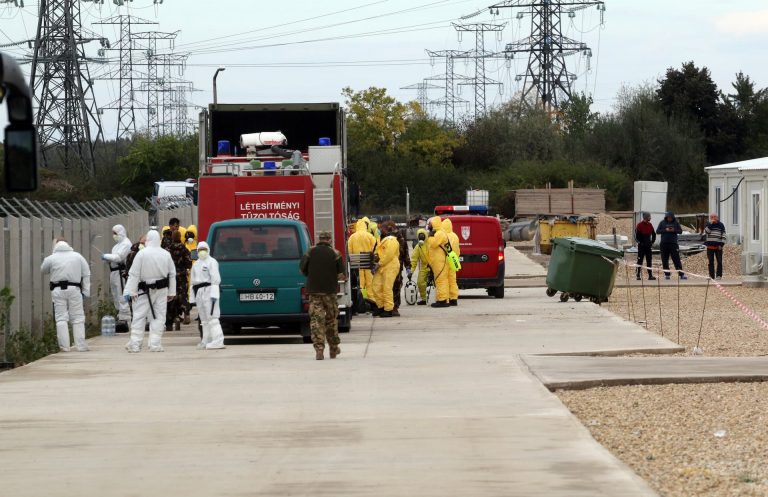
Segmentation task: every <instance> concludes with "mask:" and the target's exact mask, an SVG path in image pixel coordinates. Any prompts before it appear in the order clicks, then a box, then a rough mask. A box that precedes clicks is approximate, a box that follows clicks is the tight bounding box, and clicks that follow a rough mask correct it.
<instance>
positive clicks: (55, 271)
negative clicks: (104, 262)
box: [40, 241, 91, 297]
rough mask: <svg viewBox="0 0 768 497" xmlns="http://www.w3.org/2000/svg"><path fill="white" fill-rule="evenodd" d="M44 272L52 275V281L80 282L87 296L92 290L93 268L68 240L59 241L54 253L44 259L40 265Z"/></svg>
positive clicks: (82, 290)
mask: <svg viewBox="0 0 768 497" xmlns="http://www.w3.org/2000/svg"><path fill="white" fill-rule="evenodd" d="M40 270H41V271H42V273H43V274H49V275H50V281H52V282H59V281H69V282H71V283H80V284H81V288H80V291H81V292H82V294H83V295H85V296H86V297H87V296H88V295H90V290H91V269H90V268H89V267H88V262H87V261H86V260H85V258H84V257H83V256H82V255H80V254H78V253H77V252H75V251H74V250H73V249H72V247H70V245H69V244H68V243H67V242H64V241H61V242H57V243H56V245H54V247H53V254H51V255H49V256H48V257H46V258H45V259H44V260H43V265H42V266H41V267H40Z"/></svg>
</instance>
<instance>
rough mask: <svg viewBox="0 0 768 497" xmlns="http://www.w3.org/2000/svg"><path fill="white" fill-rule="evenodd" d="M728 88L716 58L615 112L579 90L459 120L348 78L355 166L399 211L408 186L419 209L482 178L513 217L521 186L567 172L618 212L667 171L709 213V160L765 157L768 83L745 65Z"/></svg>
mask: <svg viewBox="0 0 768 497" xmlns="http://www.w3.org/2000/svg"><path fill="white" fill-rule="evenodd" d="M731 87H732V88H731V90H730V91H729V92H728V93H725V92H724V91H721V90H719V89H718V88H717V85H716V84H715V83H714V82H713V80H712V77H711V74H710V72H709V70H708V69H707V68H705V67H702V68H698V67H696V66H695V64H694V63H693V62H687V63H685V64H683V65H682V67H681V68H669V69H667V71H666V74H665V75H664V77H663V78H661V79H660V80H658V81H657V82H655V83H654V84H644V85H640V86H636V87H627V88H623V89H622V90H621V91H620V93H619V95H618V96H617V99H616V105H615V107H614V108H613V110H612V111H610V112H605V113H597V112H593V111H592V105H593V101H592V99H591V97H588V96H585V95H574V96H573V98H572V99H571V100H570V101H569V102H568V103H567V104H566V105H564V106H563V107H562V108H561V109H560V110H559V111H558V112H556V113H548V112H546V111H545V110H543V109H541V108H540V107H536V106H530V105H520V103H518V102H514V101H512V102H508V103H506V104H504V105H502V106H500V107H498V108H495V109H493V110H491V111H490V112H489V113H488V115H487V116H486V117H484V118H482V119H478V120H467V121H464V122H461V123H458V124H457V125H455V126H445V125H442V124H440V123H439V122H437V121H436V120H434V119H432V118H430V117H429V116H428V115H427V114H426V113H425V112H424V110H423V109H420V108H419V106H418V105H417V104H415V103H405V104H404V103H400V102H397V101H396V100H395V99H394V98H392V97H390V96H388V95H387V94H386V91H385V90H383V89H381V88H369V89H367V90H362V91H358V92H354V91H352V90H351V89H349V88H348V89H346V90H345V91H344V95H345V98H346V105H347V109H348V113H349V116H348V122H349V124H348V126H349V128H348V135H349V164H350V169H351V171H352V175H353V179H354V180H356V181H358V182H359V184H360V189H361V191H362V193H363V210H366V211H368V212H371V211H375V210H381V209H388V208H389V209H402V205H404V195H405V193H404V190H405V187H406V186H408V188H409V190H410V192H411V203H412V205H413V206H414V207H415V208H416V209H420V210H423V211H428V210H430V209H431V207H432V206H434V205H436V204H450V203H463V202H464V191H465V190H466V189H468V188H479V189H487V190H489V191H490V192H491V203H492V207H493V208H495V210H496V211H497V212H500V213H502V214H505V215H510V216H511V215H513V214H514V204H513V201H512V195H511V191H512V190H515V189H519V188H534V187H535V188H541V187H544V186H545V185H546V184H547V183H550V184H551V185H552V187H556V188H557V187H566V186H567V184H568V181H569V180H574V182H575V185H576V186H577V187H599V188H603V189H605V190H606V202H607V206H608V208H609V209H616V210H630V209H632V194H633V186H632V184H633V182H634V181H637V180H647V181H668V182H669V201H670V205H671V206H672V207H674V208H675V209H681V210H689V209H690V210H695V211H700V210H704V209H706V204H707V175H706V173H705V171H704V168H705V167H706V166H709V165H716V164H723V163H727V162H733V161H738V160H746V159H752V158H756V157H761V156H765V155H768V92H767V91H766V89H758V88H757V87H756V85H755V83H754V82H753V81H752V80H751V79H750V78H749V76H746V75H744V74H743V73H739V74H737V75H736V77H735V80H734V82H733V83H732V84H731Z"/></svg>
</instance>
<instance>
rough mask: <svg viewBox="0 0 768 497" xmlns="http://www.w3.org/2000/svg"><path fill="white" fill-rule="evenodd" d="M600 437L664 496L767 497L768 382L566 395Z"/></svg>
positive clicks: (612, 389) (562, 393) (601, 390)
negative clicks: (767, 437) (767, 423)
mask: <svg viewBox="0 0 768 497" xmlns="http://www.w3.org/2000/svg"><path fill="white" fill-rule="evenodd" d="M557 395H558V396H559V397H560V399H561V400H562V401H563V403H564V404H565V405H566V406H567V407H568V408H569V409H570V410H571V411H572V412H573V413H574V414H575V415H576V416H577V417H578V418H579V419H580V420H581V421H582V423H584V425H585V426H586V427H587V428H588V429H589V430H590V432H591V433H592V436H594V437H595V439H596V440H597V441H598V442H600V443H601V444H603V445H604V446H605V447H606V448H608V449H609V450H610V451H611V452H613V454H614V455H615V456H616V457H618V458H619V459H621V460H622V461H624V462H625V463H626V464H627V465H629V466H630V467H631V468H632V469H633V470H634V471H635V472H636V473H637V474H638V475H640V476H641V477H642V478H643V479H645V481H647V482H648V483H649V484H650V485H651V486H652V487H653V488H654V489H655V490H656V491H657V492H659V493H660V494H661V495H662V496H665V497H690V496H697V497H725V496H754V497H757V496H766V495H768V465H766V464H765V461H766V460H768V445H767V444H766V431H765V426H766V422H768V414H767V413H768V383H719V384H699V385H654V386H644V385H640V386H637V385H636V386H627V387H608V388H594V389H590V390H578V391H560V392H557Z"/></svg>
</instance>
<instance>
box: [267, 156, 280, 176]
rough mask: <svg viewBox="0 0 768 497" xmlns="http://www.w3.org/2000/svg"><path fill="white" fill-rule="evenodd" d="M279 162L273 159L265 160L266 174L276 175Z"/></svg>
mask: <svg viewBox="0 0 768 497" xmlns="http://www.w3.org/2000/svg"><path fill="white" fill-rule="evenodd" d="M275 169H277V164H276V163H275V161H273V160H268V161H264V176H274V175H275Z"/></svg>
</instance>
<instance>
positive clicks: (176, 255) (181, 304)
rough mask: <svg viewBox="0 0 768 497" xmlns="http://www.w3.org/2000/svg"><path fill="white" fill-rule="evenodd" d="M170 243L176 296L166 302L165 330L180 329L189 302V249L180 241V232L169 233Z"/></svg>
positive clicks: (190, 258) (190, 265)
mask: <svg viewBox="0 0 768 497" xmlns="http://www.w3.org/2000/svg"><path fill="white" fill-rule="evenodd" d="M171 237H172V238H171V239H172V243H171V245H170V246H169V247H168V249H167V250H168V252H170V254H171V259H173V264H174V265H175V266H176V297H174V299H173V300H172V301H170V302H168V312H167V314H166V317H165V330H166V331H171V329H172V327H173V328H175V329H176V331H179V330H180V329H181V318H182V315H183V314H184V312H185V310H186V309H187V304H188V303H189V286H188V282H189V278H188V275H189V270H190V269H192V257H191V256H190V254H189V250H187V247H185V246H184V243H182V241H181V233H180V232H178V231H174V232H173V233H172V235H171Z"/></svg>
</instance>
